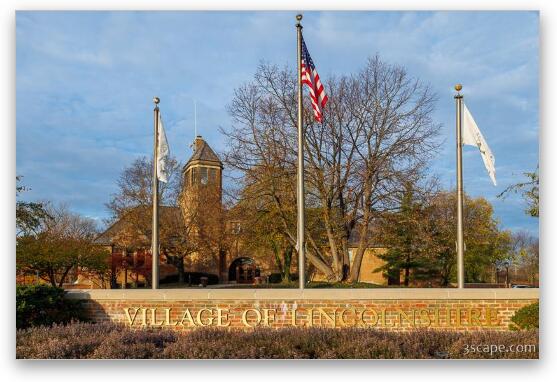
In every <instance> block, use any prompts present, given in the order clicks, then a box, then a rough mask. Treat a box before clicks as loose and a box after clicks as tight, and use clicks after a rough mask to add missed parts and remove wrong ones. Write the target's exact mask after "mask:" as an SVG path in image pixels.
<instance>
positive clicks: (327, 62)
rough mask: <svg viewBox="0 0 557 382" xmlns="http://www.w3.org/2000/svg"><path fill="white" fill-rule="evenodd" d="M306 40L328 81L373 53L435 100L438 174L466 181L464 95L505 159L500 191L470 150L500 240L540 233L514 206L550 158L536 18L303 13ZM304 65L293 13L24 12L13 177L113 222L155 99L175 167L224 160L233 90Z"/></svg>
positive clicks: (469, 185) (470, 182)
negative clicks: (196, 146) (542, 136)
mask: <svg viewBox="0 0 557 382" xmlns="http://www.w3.org/2000/svg"><path fill="white" fill-rule="evenodd" d="M303 25H304V39H305V41H306V44H307V46H308V49H309V51H310V53H311V56H312V58H313V61H314V63H315V65H316V67H317V69H318V71H319V74H320V77H321V78H322V79H323V80H325V81H326V79H327V77H330V76H332V75H342V74H350V73H353V72H356V71H358V70H359V69H360V68H362V67H363V66H364V64H365V62H366V60H367V59H368V58H369V57H371V56H374V55H376V54H378V55H379V56H380V57H381V59H383V60H384V61H386V62H387V63H390V64H395V65H401V66H404V67H405V68H406V70H407V71H408V74H409V75H410V76H411V77H413V78H419V79H420V80H421V81H423V82H425V83H427V84H429V85H430V86H431V88H432V90H433V91H434V92H435V93H436V94H437V102H436V105H435V106H436V108H435V111H434V115H433V117H434V120H435V122H437V123H439V124H441V137H440V139H441V141H442V142H443V144H442V146H441V150H440V151H439V153H438V154H437V155H436V157H435V158H434V160H433V162H432V164H431V173H432V174H435V175H437V176H438V177H439V179H440V180H441V184H442V185H443V186H444V187H446V188H452V187H454V186H455V183H456V178H455V177H456V171H455V158H456V154H455V115H454V114H455V104H454V102H455V101H454V98H453V96H454V94H455V92H454V90H453V87H454V85H455V84H456V83H462V84H463V91H462V94H463V95H464V100H465V103H466V105H467V107H468V109H469V110H470V111H471V113H472V114H473V116H474V119H475V121H476V123H477V124H478V126H479V128H480V129H481V131H482V133H483V135H484V137H485V139H486V140H487V142H488V144H489V146H490V148H491V150H492V152H493V154H494V156H495V161H496V171H497V186H493V185H492V183H491V181H490V179H489V176H488V174H487V172H486V170H485V168H484V165H483V162H482V159H481V156H480V154H479V152H478V150H477V148H475V147H470V146H465V147H464V151H463V158H464V166H463V167H464V173H463V176H464V187H465V191H466V192H467V193H468V194H470V195H472V196H474V197H479V196H482V197H485V198H486V199H487V200H489V201H490V202H491V203H492V204H493V206H494V211H495V216H496V218H497V219H498V220H499V222H500V226H501V227H502V228H503V229H510V230H513V231H518V230H526V231H529V232H530V233H531V234H533V235H535V236H537V235H538V220H537V219H536V218H532V217H529V216H527V215H526V214H525V213H524V210H525V208H526V205H525V203H524V201H523V200H522V199H521V198H520V196H519V195H511V196H509V197H508V198H506V199H504V200H502V199H500V198H497V195H498V194H499V193H500V192H501V191H503V190H504V189H505V188H506V187H507V186H509V185H511V184H515V183H518V182H521V181H524V180H525V177H524V175H523V173H524V172H527V171H533V170H535V168H536V166H537V164H538V161H539V142H538V136H539V86H538V83H539V14H538V13H537V12H533V11H527V12H511V11H497V12H485V11H483V12H305V13H304V19H303ZM262 60H263V61H267V62H270V63H275V64H278V65H279V66H283V65H289V66H290V67H292V68H294V67H295V65H296V62H295V60H296V29H295V13H294V12H239V11H236V12H215V11H212V12H153V11H150V12H129V11H125V12H52V11H47V12H36V11H33V12H30V11H18V12H17V14H16V173H17V174H18V175H23V176H24V178H23V183H24V184H25V185H27V186H29V187H30V190H29V191H27V192H26V193H25V194H24V195H23V197H24V198H25V200H37V201H45V200H48V201H52V202H55V203H57V202H64V203H66V204H68V205H69V207H70V208H71V209H73V210H74V211H76V212H78V213H81V214H83V215H85V216H88V217H91V218H93V219H96V220H97V221H98V222H99V224H101V225H102V221H103V219H104V218H106V217H108V215H109V212H108V210H107V209H106V207H105V203H107V202H108V201H109V199H110V195H111V194H113V193H114V192H116V191H117V188H116V180H117V178H118V176H119V174H120V173H121V171H122V170H123V169H124V168H125V167H126V166H128V165H129V164H131V163H132V162H133V161H134V159H136V158H138V157H141V156H149V155H151V153H152V145H153V126H152V124H153V103H152V99H153V96H158V97H160V99H161V103H160V109H161V113H162V115H163V119H164V121H165V128H166V133H167V137H168V141H169V145H170V149H171V153H172V155H174V156H176V157H177V159H178V160H180V161H185V160H187V159H188V158H189V156H190V155H191V154H192V152H191V149H190V144H191V142H192V141H193V138H194V117H193V115H194V113H193V110H194V106H193V102H194V100H196V101H197V126H198V134H200V135H202V136H203V137H204V138H205V139H206V140H207V142H208V143H209V144H210V145H211V147H213V148H214V149H215V151H217V152H223V151H225V150H226V147H225V140H224V137H223V136H222V135H221V134H220V133H219V127H224V128H230V127H232V121H231V119H230V117H229V115H228V114H227V112H226V107H227V105H228V104H229V103H230V102H231V100H232V97H233V93H234V89H235V88H237V87H239V86H240V85H242V84H243V83H245V82H248V81H250V80H251V79H252V78H253V75H254V73H255V71H256V68H257V66H258V64H259V63H260V62H261V61H262Z"/></svg>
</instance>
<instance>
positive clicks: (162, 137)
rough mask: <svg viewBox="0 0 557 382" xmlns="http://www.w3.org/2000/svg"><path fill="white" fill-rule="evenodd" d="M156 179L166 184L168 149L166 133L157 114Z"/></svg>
mask: <svg viewBox="0 0 557 382" xmlns="http://www.w3.org/2000/svg"><path fill="white" fill-rule="evenodd" d="M157 143H158V144H157V178H158V179H159V180H160V181H161V182H164V183H166V182H168V156H169V154H170V149H169V148H168V141H167V140H166V133H165V131H164V126H163V124H162V118H161V113H160V112H159V125H158V127H157Z"/></svg>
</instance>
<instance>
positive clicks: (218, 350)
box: [16, 323, 539, 359]
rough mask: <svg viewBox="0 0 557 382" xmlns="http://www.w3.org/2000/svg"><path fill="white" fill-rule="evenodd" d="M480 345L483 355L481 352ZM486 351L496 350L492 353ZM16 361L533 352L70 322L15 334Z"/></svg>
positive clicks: (534, 348) (418, 340)
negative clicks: (24, 359) (177, 331)
mask: <svg viewBox="0 0 557 382" xmlns="http://www.w3.org/2000/svg"><path fill="white" fill-rule="evenodd" d="M487 346H489V351H485V350H487V349H488V348H487ZM493 346H498V348H497V350H496V351H493V350H494V348H493ZM526 346H528V347H526ZM472 349H475V350H474V351H472ZM502 349H504V350H502ZM512 349H514V351H511V350H512ZM16 356H17V358H33V359H37V358H38V359H53V358H54V359H68V358H72V359H74V358H83V359H107V358H108V359H123V358H124V359H125V358H127V359H213V358H221V359H222V358H225V359H254V358H255V359H257V358H260V359H269V358H272V359H292V358H294V359H300V358H309V359H318V358H321V359H323V358H329V359H330V358H346V359H382V358H388V359H427V358H451V359H458V358H484V359H494V358H534V359H537V358H538V357H539V354H538V331H537V330H525V331H515V332H512V331H509V332H502V331H480V332H470V333H459V332H448V331H428V330H416V331H412V332H406V333H396V332H385V331H379V330H370V329H340V330H330V329H315V328H314V329H300V328H295V329H282V330H265V329H259V330H255V331H249V332H242V331H224V330H215V329H205V330H197V331H194V332H191V333H183V334H180V333H176V332H172V331H166V330H129V329H126V328H123V327H121V326H116V325H113V324H90V323H72V324H68V325H54V326H52V327H42V326H41V327H34V328H29V329H24V330H19V331H18V332H17V340H16Z"/></svg>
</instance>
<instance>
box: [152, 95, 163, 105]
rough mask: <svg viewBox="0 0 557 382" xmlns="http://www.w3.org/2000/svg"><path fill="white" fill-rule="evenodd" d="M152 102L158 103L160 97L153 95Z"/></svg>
mask: <svg viewBox="0 0 557 382" xmlns="http://www.w3.org/2000/svg"><path fill="white" fill-rule="evenodd" d="M153 102H154V103H155V105H158V104H159V102H161V99H160V98H159V97H153Z"/></svg>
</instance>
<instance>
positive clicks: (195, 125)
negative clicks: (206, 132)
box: [193, 99, 197, 138]
mask: <svg viewBox="0 0 557 382" xmlns="http://www.w3.org/2000/svg"><path fill="white" fill-rule="evenodd" d="M193 121H194V122H193V123H194V129H195V137H194V138H196V137H197V100H195V99H194V100H193Z"/></svg>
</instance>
